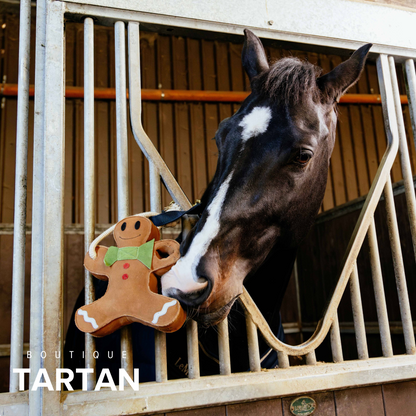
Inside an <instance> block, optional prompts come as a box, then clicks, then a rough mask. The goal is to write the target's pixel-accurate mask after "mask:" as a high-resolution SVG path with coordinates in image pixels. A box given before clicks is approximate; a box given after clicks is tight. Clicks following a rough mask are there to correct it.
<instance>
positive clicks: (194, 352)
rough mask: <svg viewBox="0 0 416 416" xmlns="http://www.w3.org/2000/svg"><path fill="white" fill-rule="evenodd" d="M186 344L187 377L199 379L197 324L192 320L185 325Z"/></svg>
mask: <svg viewBox="0 0 416 416" xmlns="http://www.w3.org/2000/svg"><path fill="white" fill-rule="evenodd" d="M186 342H187V347H188V368H189V373H188V374H189V375H188V377H189V378H199V376H200V372H199V347H198V324H197V323H196V322H195V321H194V320H193V319H190V320H189V321H188V322H187V323H186Z"/></svg>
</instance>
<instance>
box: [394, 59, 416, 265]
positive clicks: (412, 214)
mask: <svg viewBox="0 0 416 416" xmlns="http://www.w3.org/2000/svg"><path fill="white" fill-rule="evenodd" d="M389 64H390V71H391V76H392V85H393V95H394V103H395V106H396V117H397V125H398V128H399V140H400V143H399V155H400V162H401V165H402V173H403V183H404V188H405V196H406V205H407V213H408V216H409V225H410V234H411V236H412V243H413V253H414V255H415V258H416V197H415V186H414V183H413V174H412V166H411V165H410V156H409V149H408V147H407V139H406V129H405V127H404V118H403V109H402V104H401V101H400V91H399V83H398V81H397V74H396V66H395V62H394V58H393V57H392V56H390V57H389Z"/></svg>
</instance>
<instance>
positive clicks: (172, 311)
mask: <svg viewBox="0 0 416 416" xmlns="http://www.w3.org/2000/svg"><path fill="white" fill-rule="evenodd" d="M113 230H114V232H113V236H114V240H115V242H116V244H117V247H104V246H96V243H97V241H100V240H101V239H102V238H104V237H105V236H106V235H108V234H110V232H111V231H113ZM179 257H180V254H179V243H177V242H176V241H174V240H160V233H159V230H158V228H157V227H156V226H155V225H154V224H153V223H152V222H151V221H150V220H149V219H147V218H144V217H140V216H132V217H128V218H125V219H124V220H121V221H119V222H118V223H117V224H116V225H115V226H113V227H112V228H110V229H109V230H107V233H103V234H102V235H101V236H100V237H98V238H97V239H96V240H95V241H94V242H93V243H92V244H91V246H90V250H89V252H88V253H87V254H86V255H85V259H84V266H85V268H86V269H87V270H89V271H90V272H91V273H92V274H93V275H94V276H95V277H96V278H98V279H101V280H108V288H107V291H106V293H105V294H104V296H103V297H102V298H100V299H98V300H96V301H95V302H92V303H91V304H89V305H85V306H83V307H82V308H79V309H78V310H77V311H76V314H75V323H76V325H77V327H78V328H79V329H80V330H81V331H83V332H87V333H90V334H92V335H94V336H95V337H103V336H105V335H108V334H111V333H112V332H114V331H115V330H117V329H118V328H120V327H122V326H124V325H128V324H130V323H132V322H141V323H142V324H144V325H148V326H151V327H153V328H156V329H158V330H160V331H163V332H174V331H176V330H178V329H179V328H180V327H181V326H182V325H183V323H184V322H185V318H186V314H185V312H184V310H183V309H182V307H181V305H180V303H179V302H178V301H177V300H176V299H171V298H168V297H166V296H163V295H159V294H158V279H157V276H159V277H160V276H162V275H163V274H165V273H166V272H167V271H169V270H170V268H171V267H172V266H173V265H174V264H175V263H176V261H177V260H178V259H179Z"/></svg>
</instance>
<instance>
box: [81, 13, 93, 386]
mask: <svg viewBox="0 0 416 416" xmlns="http://www.w3.org/2000/svg"><path fill="white" fill-rule="evenodd" d="M84 93H85V95H84V252H85V253H87V252H88V250H89V248H90V244H91V243H92V242H93V240H94V239H95V136H94V21H93V20H92V18H91V17H87V18H86V19H85V20H84ZM84 285H85V304H86V305H88V304H90V303H92V302H94V300H95V289H94V282H93V277H92V274H91V273H90V272H89V271H88V270H87V269H85V270H84ZM94 351H95V339H94V337H93V336H92V335H90V334H85V367H86V368H92V369H93V370H94V373H92V374H91V373H89V374H87V389H88V390H93V389H94V387H95V358H94V357H93V352H94Z"/></svg>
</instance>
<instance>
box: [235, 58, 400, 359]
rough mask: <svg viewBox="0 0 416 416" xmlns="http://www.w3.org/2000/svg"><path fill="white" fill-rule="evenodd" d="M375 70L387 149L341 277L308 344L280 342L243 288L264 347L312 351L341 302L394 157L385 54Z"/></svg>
mask: <svg viewBox="0 0 416 416" xmlns="http://www.w3.org/2000/svg"><path fill="white" fill-rule="evenodd" d="M377 69H378V76H379V83H380V92H381V96H382V98H383V112H384V114H385V120H386V131H387V138H388V143H387V149H386V152H385V153H384V156H383V159H382V160H381V163H380V166H379V168H378V170H377V173H376V176H375V178H374V181H373V183H372V185H371V188H370V191H369V192H368V195H367V198H366V201H365V203H364V206H363V209H362V210H361V213H360V216H359V218H358V221H357V223H356V225H355V228H354V231H353V233H352V236H351V238H350V242H349V244H348V247H347V250H346V254H345V257H344V262H343V267H342V271H341V275H340V278H339V280H338V283H337V285H336V288H335V291H334V293H333V295H332V298H331V300H330V302H329V305H328V307H327V310H326V312H325V315H324V317H323V318H322V320H321V321H320V322H319V323H318V327H317V329H316V331H315V333H314V334H313V335H312V337H311V338H310V339H309V340H308V341H306V342H304V343H302V344H301V345H297V346H293V345H288V344H286V343H284V342H281V341H280V340H278V339H277V338H276V336H275V335H274V334H273V332H272V331H271V329H270V327H269V325H268V324H267V322H266V321H265V319H264V318H263V316H262V315H261V312H260V311H259V310H258V308H257V306H256V305H255V303H254V302H253V300H252V299H251V297H250V295H249V294H248V292H247V291H246V290H245V289H244V291H243V294H242V295H241V296H240V298H239V301H240V303H242V305H243V307H244V308H245V309H246V310H248V311H249V312H250V314H251V316H252V319H253V320H254V323H255V324H256V326H257V327H258V328H259V329H260V331H261V333H262V334H263V337H264V339H265V340H266V342H267V343H268V345H269V346H270V347H272V348H273V349H275V350H277V351H283V352H286V354H290V355H305V354H307V353H308V352H310V351H312V350H315V349H316V348H317V347H318V346H319V345H320V344H321V343H322V341H323V340H324V338H325V336H326V335H327V333H328V331H329V329H330V327H331V325H332V323H333V320H334V317H335V313H336V311H337V308H338V305H339V303H340V301H341V298H342V295H343V293H344V290H345V287H346V285H347V283H348V280H349V277H350V275H351V272H352V270H353V267H354V262H355V260H356V258H357V256H358V253H359V251H360V249H361V246H362V243H363V241H364V238H365V235H366V233H367V230H368V227H369V225H370V222H371V220H372V218H373V215H374V211H375V209H376V207H377V204H378V201H379V200H380V196H381V193H382V192H383V187H384V184H385V183H386V181H387V178H388V177H389V175H390V169H391V167H392V165H393V163H394V160H395V157H396V154H397V150H398V143H399V139H398V130H397V121H396V113H395V105H394V99H393V92H392V85H391V75H390V70H389V63H388V59H387V56H386V55H380V57H379V58H378V59H377Z"/></svg>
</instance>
